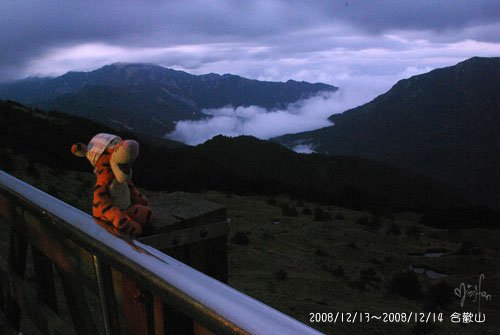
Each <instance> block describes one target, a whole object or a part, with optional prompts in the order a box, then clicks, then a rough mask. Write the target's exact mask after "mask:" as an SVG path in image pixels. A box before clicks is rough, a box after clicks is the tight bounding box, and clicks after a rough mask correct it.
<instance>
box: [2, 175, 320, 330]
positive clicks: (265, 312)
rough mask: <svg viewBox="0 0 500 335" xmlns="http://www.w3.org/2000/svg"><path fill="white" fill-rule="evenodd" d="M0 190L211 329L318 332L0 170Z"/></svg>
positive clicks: (81, 245)
mask: <svg viewBox="0 0 500 335" xmlns="http://www.w3.org/2000/svg"><path fill="white" fill-rule="evenodd" d="M0 192H2V193H4V194H7V195H9V196H10V198H11V199H13V200H14V201H15V202H16V203H17V204H19V205H21V206H22V207H23V208H26V209H28V210H29V211H31V212H32V213H34V214H35V215H37V216H40V217H43V218H44V222H48V223H49V224H51V225H52V226H53V228H55V229H57V230H58V231H59V232H60V233H62V234H63V235H65V236H66V237H68V238H69V239H71V240H73V241H74V242H75V243H77V244H78V245H79V246H80V247H82V248H85V249H87V250H88V251H89V252H91V253H93V254H94V255H98V256H99V257H100V258H101V259H104V260H105V261H106V262H107V263H108V264H111V265H112V266H113V267H115V268H117V269H118V270H120V271H122V272H124V273H126V274H127V275H129V276H130V277H131V278H133V279H134V280H135V281H136V282H137V284H138V285H140V286H141V287H144V288H146V289H148V290H150V291H151V292H153V293H154V294H156V295H158V296H159V297H161V298H162V299H163V300H164V301H165V302H167V303H168V304H170V305H171V306H174V307H175V308H177V309H179V310H180V311H181V312H183V313H185V314H186V315H187V316H189V317H190V318H192V319H193V320H196V321H198V322H200V323H201V324H203V325H205V326H206V327H207V328H209V329H211V330H213V331H215V332H217V333H221V334H277V335H278V334H279V335H282V334H290V335H293V334H304V335H309V334H311V335H312V334H322V333H320V332H319V331H317V330H315V329H313V328H311V327H309V326H307V325H305V324H303V323H301V322H299V321H297V320H295V319H293V318H291V317H289V316H287V315H285V314H283V313H281V312H279V311H277V310H275V309H273V308H271V307H269V306H267V305H265V304H263V303H261V302H259V301H257V300H255V299H253V298H251V297H249V296H247V295H245V294H243V293H241V292H239V291H237V290H235V289H233V288H231V287H229V286H227V285H226V284H224V283H222V282H220V281H217V280H215V279H213V278H211V277H209V276H207V275H205V274H203V273H201V272H199V271H197V270H195V269H193V268H191V267H189V266H187V265H186V264H184V263H182V262H179V261H177V260H176V259H174V258H172V257H170V256H168V255H165V254H164V253H161V252H160V251H158V250H156V249H154V248H152V247H150V246H147V245H145V244H143V243H141V242H139V241H136V240H130V241H127V240H126V239H123V238H121V237H119V236H115V235H113V234H112V233H110V232H108V231H107V230H106V229H104V228H102V227H101V226H99V225H97V224H96V223H95V221H94V220H93V219H92V217H90V216H89V215H88V214H86V213H84V212H82V211H80V210H78V209H76V208H74V207H72V206H70V205H69V204H67V203H65V202H63V201H61V200H59V199H57V198H54V197H52V196H51V195H49V194H47V193H45V192H43V191H41V190H39V189H37V188H35V187H33V186H31V185H29V184H27V183H25V182H23V181H21V180H19V179H17V178H15V177H13V176H11V175H9V174H7V173H5V172H3V171H0Z"/></svg>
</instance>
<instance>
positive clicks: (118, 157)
mask: <svg viewBox="0 0 500 335" xmlns="http://www.w3.org/2000/svg"><path fill="white" fill-rule="evenodd" d="M71 151H72V152H73V154H75V155H76V156H79V157H87V159H88V160H89V161H90V163H91V164H92V166H94V167H95V170H94V171H95V172H96V173H99V172H100V171H101V170H105V169H109V168H111V170H112V171H113V174H114V175H115V177H116V180H117V181H118V182H120V183H125V182H127V181H129V180H130V178H131V177H132V162H133V161H134V160H135V159H136V158H137V156H138V155H139V143H137V142H136V141H134V140H122V139H121V138H120V137H118V136H116V135H111V134H105V133H101V134H97V135H95V136H94V137H93V138H92V139H91V140H90V142H89V144H88V145H85V144H83V143H77V144H73V146H72V147H71Z"/></svg>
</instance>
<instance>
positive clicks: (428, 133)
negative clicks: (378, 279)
mask: <svg viewBox="0 0 500 335" xmlns="http://www.w3.org/2000/svg"><path fill="white" fill-rule="evenodd" d="M330 120H331V121H332V122H334V125H333V126H329V127H326V128H322V129H319V130H314V131H308V132H303V133H298V134H290V135H285V136H281V137H278V138H274V139H272V140H273V141H276V142H278V143H281V144H283V145H285V146H288V147H294V146H296V145H298V144H307V145H310V146H312V147H313V148H314V150H316V151H317V152H319V153H324V154H328V155H354V156H358V157H364V158H369V159H374V160H377V161H381V162H384V163H387V164H391V165H395V166H401V167H407V168H410V169H412V170H414V171H416V172H419V173H422V174H423V175H426V176H429V177H431V178H434V179H436V180H439V181H442V182H446V183H447V184H449V185H452V186H453V187H455V188H456V189H458V190H460V191H461V192H462V194H464V195H466V196H467V197H468V199H469V200H471V201H473V202H474V203H476V204H487V205H489V206H492V207H495V208H498V207H500V131H499V130H498V129H499V128H500V58H498V57H496V58H480V57H474V58H471V59H468V60H466V61H463V62H461V63H458V64H457V65H455V66H451V67H446V68H441V69H436V70H433V71H431V72H429V73H426V74H422V75H417V76H414V77H412V78H409V79H405V80H401V81H399V82H398V83H397V84H396V85H394V86H393V87H392V88H391V89H390V90H389V91H388V92H387V93H385V94H382V95H380V96H378V97H377V98H375V99H374V100H373V101H371V102H369V103H367V104H365V105H363V106H360V107H357V108H354V109H351V110H348V111H346V112H344V113H342V114H337V115H333V116H331V117H330Z"/></svg>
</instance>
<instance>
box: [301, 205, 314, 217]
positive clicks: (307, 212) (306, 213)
mask: <svg viewBox="0 0 500 335" xmlns="http://www.w3.org/2000/svg"><path fill="white" fill-rule="evenodd" d="M312 213H313V212H312V210H311V209H310V208H308V207H304V208H303V209H302V214H304V215H312Z"/></svg>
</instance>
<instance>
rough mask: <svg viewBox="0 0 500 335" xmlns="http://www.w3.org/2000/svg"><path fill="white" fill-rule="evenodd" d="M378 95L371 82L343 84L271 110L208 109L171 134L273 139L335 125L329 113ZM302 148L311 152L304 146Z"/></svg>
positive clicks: (193, 140)
mask: <svg viewBox="0 0 500 335" xmlns="http://www.w3.org/2000/svg"><path fill="white" fill-rule="evenodd" d="M376 95H377V92H374V90H373V88H372V87H371V86H370V85H357V87H356V88H354V87H345V88H341V89H339V90H338V91H336V92H333V93H332V92H323V93H320V94H318V95H316V96H313V97H310V98H308V99H304V100H300V101H297V102H294V103H291V104H289V105H288V106H287V108H285V109H274V110H267V109H265V108H263V107H259V106H248V107H242V106H239V107H233V106H226V107H223V108H218V109H204V110H203V113H204V114H206V118H204V119H201V120H195V121H191V120H184V121H178V122H177V123H176V127H175V130H174V131H173V132H171V133H169V134H167V135H166V137H167V138H170V139H172V140H176V141H180V142H183V143H186V144H189V145H197V144H200V143H203V142H205V141H206V140H209V139H211V138H212V137H214V136H216V135H219V134H221V135H226V136H231V137H234V136H239V135H252V136H255V137H258V138H260V139H269V138H271V137H276V136H280V135H284V134H291V133H299V132H303V131H308V130H314V129H319V128H323V127H328V126H331V125H333V124H332V123H331V122H330V121H329V120H328V117H329V116H331V115H332V114H337V113H341V112H343V111H345V110H347V109H349V108H353V107H356V106H359V105H361V104H364V103H366V102H368V101H369V100H370V99H373V98H374V97H375V96H376ZM296 150H297V151H300V152H311V151H312V150H311V148H310V147H307V146H303V147H302V146H301V147H300V148H297V149H296Z"/></svg>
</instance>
